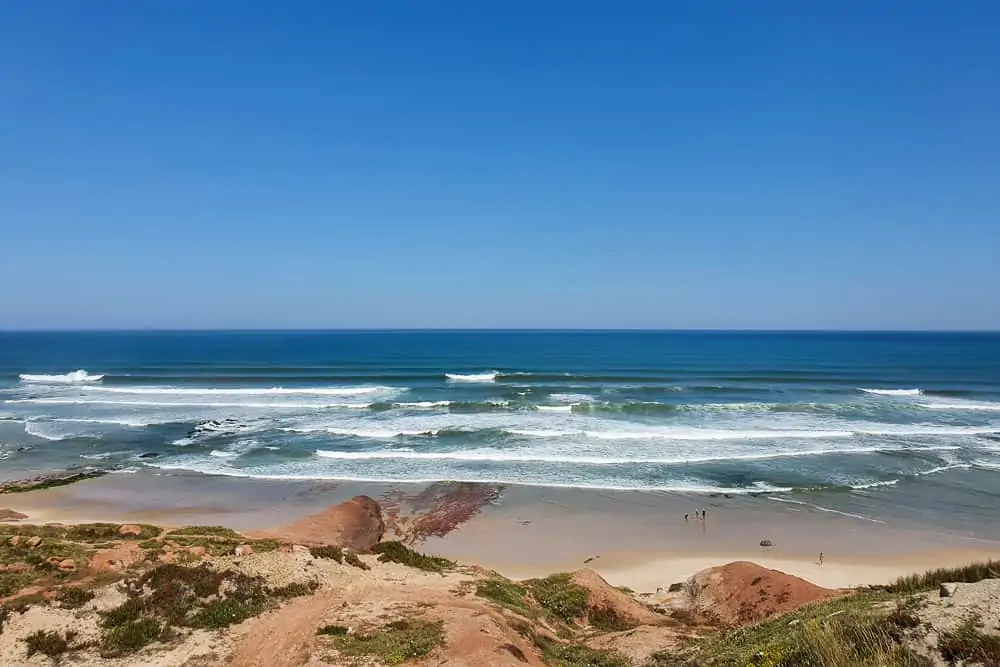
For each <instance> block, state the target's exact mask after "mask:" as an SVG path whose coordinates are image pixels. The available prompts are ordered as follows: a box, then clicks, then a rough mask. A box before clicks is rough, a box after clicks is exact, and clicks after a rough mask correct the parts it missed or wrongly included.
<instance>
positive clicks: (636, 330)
mask: <svg viewBox="0 0 1000 667" xmlns="http://www.w3.org/2000/svg"><path fill="white" fill-rule="evenodd" d="M15 333H46V334H47V333H55V334H59V333H63V334H66V333H903V334H907V333H910V334H921V333H955V334H1000V329H863V328H860V329H851V328H843V329H840V328H725V329H719V328H699V327H690V328H658V327H608V328H605V327H551V328H550V327H339V328H330V327H304V328H216V327H209V328H188V327H176V328H173V327H162V328H161V327H120V328H119V327H111V328H103V327H92V328H91V327H84V328H24V329H21V328H0V334H15Z"/></svg>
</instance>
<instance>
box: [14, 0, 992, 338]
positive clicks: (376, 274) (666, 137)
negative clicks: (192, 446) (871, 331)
mask: <svg viewBox="0 0 1000 667" xmlns="http://www.w3.org/2000/svg"><path fill="white" fill-rule="evenodd" d="M998 34H1000V3H997V2H977V1H973V0H963V1H962V2H955V1H949V2H944V1H941V2H934V3H929V2H921V1H919V0H915V1H911V2H892V3H883V2H873V1H867V2H845V1H843V0H841V1H837V2H802V1H801V0H788V1H787V2H767V1H766V0H765V1H763V2H756V1H751V0H743V1H740V2H727V1H724V0H713V1H712V2H648V3H635V2H615V3H612V2H601V3H591V2H580V1H575V2H521V1H505V2H489V3H486V2H472V3H470V2H457V1H455V2H435V1H433V0H430V1H426V0H425V1H420V2H416V1H414V2H388V1H386V2H380V1H376V0H371V1H359V2H328V1H315V2H282V3H278V2H245V1H239V2H237V1H226V0H212V1H209V2H200V1H195V0H185V1H180V0H162V1H153V0H143V1H142V2H136V1H134V0H120V1H96V2H80V1H78V0H65V1H62V2H55V1H46V0H38V1H35V0H32V1H26V0H0V328H87V327H100V328H119V327H124V328H132V327H167V328H173V327H178V328H202V327H204V328H220V327H221V328H299V327H302V328H308V327H366V328H367V327H655V328H675V327H676V328H687V327H694V328H920V329H928V328H930V329H937V328H990V329H998V328H1000V38H998V37H997V36H998Z"/></svg>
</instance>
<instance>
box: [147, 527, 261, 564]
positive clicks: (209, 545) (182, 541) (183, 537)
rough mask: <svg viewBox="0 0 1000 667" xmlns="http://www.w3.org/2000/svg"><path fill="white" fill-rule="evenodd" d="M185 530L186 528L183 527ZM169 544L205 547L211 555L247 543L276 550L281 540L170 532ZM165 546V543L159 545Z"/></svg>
mask: <svg viewBox="0 0 1000 667" xmlns="http://www.w3.org/2000/svg"><path fill="white" fill-rule="evenodd" d="M182 530H185V529H182ZM220 530H229V529H228V528H221V529H220ZM165 539H166V542H167V544H173V545H176V546H178V547H181V548H190V547H203V548H204V549H205V553H206V554H208V555H209V556H216V557H217V556H231V555H232V554H233V553H234V552H235V551H236V547H239V546H243V545H246V546H248V547H250V548H251V549H253V550H254V551H255V552H259V553H262V552H265V551H274V550H275V549H277V548H278V547H280V546H281V542H279V541H278V540H271V539H262V540H248V539H246V538H244V537H240V536H239V535H237V536H236V537H227V536H226V535H214V534H213V535H193V534H187V533H182V534H177V533H170V534H169V535H167V536H166V538H165ZM143 544H146V543H143ZM159 546H160V547H163V546H164V545H159ZM151 551H155V548H151Z"/></svg>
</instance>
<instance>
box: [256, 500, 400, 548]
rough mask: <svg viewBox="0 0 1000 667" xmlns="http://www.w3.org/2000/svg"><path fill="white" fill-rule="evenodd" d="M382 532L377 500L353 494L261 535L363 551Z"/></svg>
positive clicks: (383, 531) (383, 527)
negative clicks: (335, 503)
mask: <svg viewBox="0 0 1000 667" xmlns="http://www.w3.org/2000/svg"><path fill="white" fill-rule="evenodd" d="M383 534H385V522H384V521H383V520H382V509H381V508H380V507H379V504H378V503H377V502H375V501H374V500H373V499H371V498H369V497H368V496H355V497H354V498H351V499H350V500H348V501H346V502H343V503H340V504H339V505H334V506H333V507H331V508H329V509H326V510H323V511H322V512H318V513H317V514H312V515H310V516H307V517H305V518H304V519H300V520H298V521H296V522H295V523H291V524H289V525H287V526H282V527H281V528H275V529H274V530H271V531H267V533H266V534H265V535H266V536H268V537H277V538H280V539H283V540H287V541H289V542H296V543H299V544H307V545H308V544H333V545H336V546H339V547H342V548H344V549H347V550H348V551H353V552H355V553H367V552H368V551H370V550H371V548H372V547H373V546H375V545H376V544H378V543H379V541H380V540H381V539H382V535H383Z"/></svg>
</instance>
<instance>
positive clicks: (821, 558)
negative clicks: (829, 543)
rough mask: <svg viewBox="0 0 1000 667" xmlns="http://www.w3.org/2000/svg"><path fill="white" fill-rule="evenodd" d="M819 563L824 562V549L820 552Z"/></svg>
mask: <svg viewBox="0 0 1000 667" xmlns="http://www.w3.org/2000/svg"><path fill="white" fill-rule="evenodd" d="M819 564H820V565H822V564H823V552H822V551H820V552H819Z"/></svg>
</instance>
